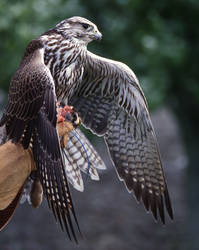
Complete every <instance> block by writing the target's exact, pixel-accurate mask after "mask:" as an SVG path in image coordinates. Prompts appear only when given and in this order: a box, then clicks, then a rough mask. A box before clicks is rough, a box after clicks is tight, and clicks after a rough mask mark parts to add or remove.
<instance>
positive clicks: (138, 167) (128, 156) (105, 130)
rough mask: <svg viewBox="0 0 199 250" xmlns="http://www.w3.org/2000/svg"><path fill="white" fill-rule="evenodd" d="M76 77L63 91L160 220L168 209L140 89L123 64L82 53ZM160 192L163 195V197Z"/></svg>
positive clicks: (123, 177)
mask: <svg viewBox="0 0 199 250" xmlns="http://www.w3.org/2000/svg"><path fill="white" fill-rule="evenodd" d="M84 67H85V68H84V75H83V79H82V82H81V83H80V84H79V85H78V86H76V88H75V90H74V92H73V93H72V94H71V96H70V97H69V104H70V105H73V106H74V108H75V109H76V110H77V111H78V112H79V114H80V117H81V118H82V122H83V124H84V125H85V126H86V127H88V128H90V129H91V130H92V131H93V132H94V133H96V134H98V135H105V141H106V143H107V145H108V149H109V152H110V155H111V158H112V161H113V163H114V165H115V167H116V169H117V172H118V175H119V178H120V179H121V180H123V181H124V182H125V184H126V187H127V189H128V190H129V191H130V192H131V191H134V194H135V196H136V198H137V200H138V201H140V200H141V199H142V200H143V202H144V205H145V208H146V209H147V210H151V211H152V213H153V215H154V217H155V219H157V210H159V214H160V217H161V220H162V222H163V223H165V216H164V204H165V205H166V208H167V211H168V214H169V215H170V217H171V218H173V212H172V208H171V203H170V199H169V194H168V190H167V185H166V182H165V178H164V173H163V169H162V164H161V160H160V155H159V152H158V146H157V142H156V137H155V133H154V130H153V126H152V123H151V120H150V117H149V113H148V110H147V104H146V100H145V97H144V94H143V92H142V90H141V88H140V86H139V83H138V80H137V79H136V76H135V75H134V73H133V72H132V71H131V70H130V68H128V67H127V66H126V65H125V64H123V63H120V62H116V61H112V60H108V59H105V58H102V57H99V56H96V55H94V54H92V53H90V52H88V54H87V58H86V63H85V65H84ZM163 197H164V199H163Z"/></svg>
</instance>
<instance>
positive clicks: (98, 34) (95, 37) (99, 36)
mask: <svg viewBox="0 0 199 250" xmlns="http://www.w3.org/2000/svg"><path fill="white" fill-rule="evenodd" d="M91 38H92V39H93V40H97V41H100V40H101V39H102V33H101V32H99V30H98V29H97V28H95V29H94V30H93V31H92V34H91Z"/></svg>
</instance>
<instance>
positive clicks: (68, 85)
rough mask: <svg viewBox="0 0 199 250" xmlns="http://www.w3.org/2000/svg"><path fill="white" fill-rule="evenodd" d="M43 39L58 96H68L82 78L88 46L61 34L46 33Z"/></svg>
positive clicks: (45, 56) (45, 57) (45, 54)
mask: <svg viewBox="0 0 199 250" xmlns="http://www.w3.org/2000/svg"><path fill="white" fill-rule="evenodd" d="M41 39H42V41H43V44H44V49H45V52H44V62H45V64H46V65H47V67H48V68H49V69H50V71H51V74H52V76H53V79H54V82H55V88H56V94H57V97H58V98H59V99H60V98H63V96H68V94H69V93H68V92H69V91H70V90H71V89H72V87H73V86H74V85H75V84H78V82H79V81H81V79H82V75H83V63H84V62H83V60H84V58H85V54H86V53H87V47H86V45H84V44H80V43H78V42H77V41H76V40H75V39H71V38H69V39H65V38H64V37H63V36H62V35H60V34H54V33H52V34H50V35H45V34H44V35H43V36H41Z"/></svg>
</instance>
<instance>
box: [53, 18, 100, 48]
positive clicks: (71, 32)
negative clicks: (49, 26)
mask: <svg viewBox="0 0 199 250" xmlns="http://www.w3.org/2000/svg"><path fill="white" fill-rule="evenodd" d="M55 29H56V30H57V31H58V32H61V33H62V34H63V35H64V36H66V37H67V38H68V37H71V38H75V39H77V40H78V41H79V42H81V43H85V44H86V45H87V44H88V43H89V42H91V41H93V40H101V38H102V34H101V33H100V32H99V30H98V28H97V26H96V25H95V24H94V23H92V22H90V21H89V20H87V19H86V18H83V17H78V16H74V17H71V18H68V19H65V20H64V21H62V22H60V23H58V24H57V25H56V28H55Z"/></svg>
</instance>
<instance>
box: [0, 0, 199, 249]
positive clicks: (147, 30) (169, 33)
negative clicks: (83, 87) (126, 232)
mask: <svg viewBox="0 0 199 250" xmlns="http://www.w3.org/2000/svg"><path fill="white" fill-rule="evenodd" d="M74 15H78V16H84V17H86V18H88V19H90V20H91V21H93V22H94V23H95V24H97V26H98V28H99V30H100V31H101V32H102V33H103V41H102V42H101V43H92V44H90V45H89V50H91V51H93V52H95V53H97V54H100V55H102V56H104V57H108V58H111V59H115V60H119V61H122V62H124V63H126V64H128V65H129V66H130V67H131V68H132V69H133V70H134V72H135V73H136V75H137V76H138V79H139V80H140V83H141V86H142V88H143V90H144V92H145V95H146V97H147V100H148V102H149V107H150V109H151V110H155V109H156V108H157V107H158V108H159V107H161V106H166V107H169V109H171V110H172V111H173V112H174V114H175V115H176V117H177V119H178V124H179V126H180V133H181V136H182V139H183V142H184V144H185V149H186V154H187V157H188V168H187V169H186V182H185V184H186V187H185V191H186V193H185V196H186V199H187V214H188V219H187V228H186V232H187V234H189V239H190V242H191V243H190V247H189V249H199V246H198V244H199V243H198V233H199V216H198V211H199V191H198V190H199V166H198V161H199V160H198V159H199V143H198V139H199V118H198V115H199V83H198V80H199V69H198V61H199V59H198V58H199V28H198V24H199V1H198V0H189V1H187V0H167V1H160V0H151V1H140V0H109V1H106V0H100V1H93V0H68V1H67V0H20V1H16V0H9V1H8V0H0V104H1V107H3V106H4V104H5V102H6V98H7V94H6V93H7V91H8V87H9V82H10V78H11V76H12V75H13V73H14V72H15V70H16V68H17V65H18V64H19V61H20V59H21V57H22V55H23V52H24V50H25V47H26V45H27V43H28V42H29V41H30V40H32V39H33V38H35V37H37V36H39V35H40V34H41V33H43V32H44V31H46V30H48V29H50V28H52V27H53V26H54V25H55V24H57V23H58V22H60V21H61V20H63V19H65V18H67V17H70V16H74ZM0 237H1V235H0ZM191 246H192V248H191ZM197 247H198V248H197ZM154 249H155V248H154ZM171 249H178V248H171ZM121 250H122V249H121Z"/></svg>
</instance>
